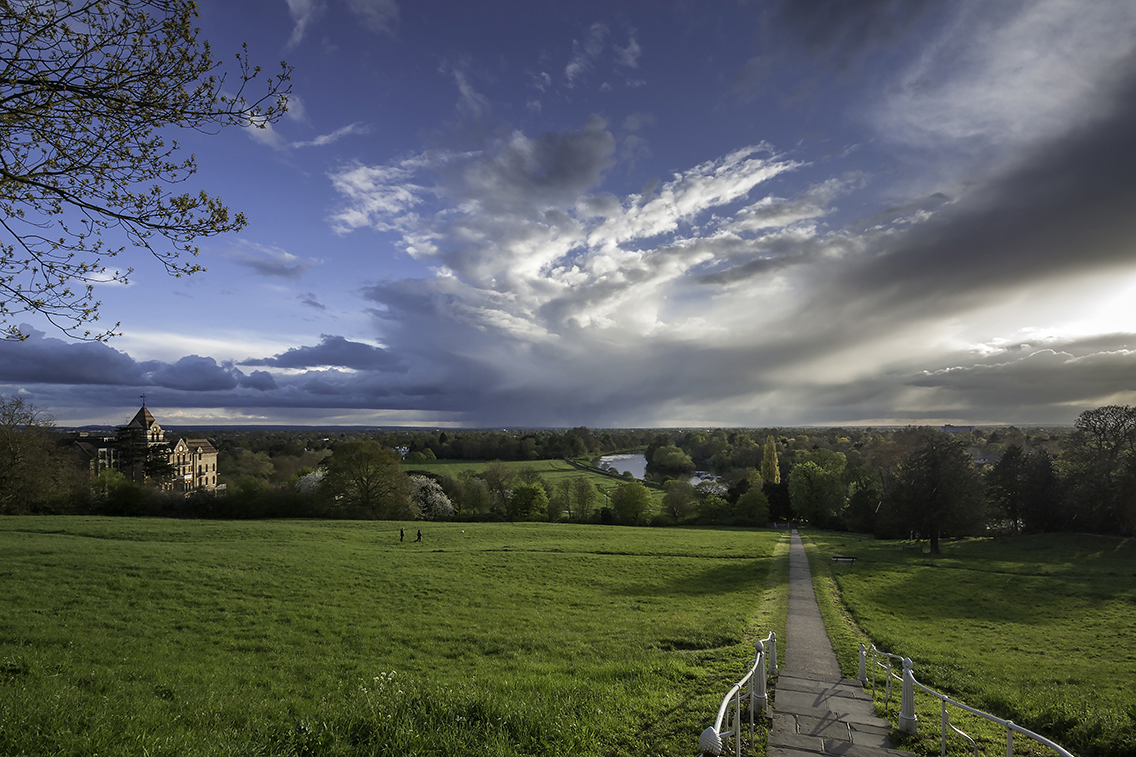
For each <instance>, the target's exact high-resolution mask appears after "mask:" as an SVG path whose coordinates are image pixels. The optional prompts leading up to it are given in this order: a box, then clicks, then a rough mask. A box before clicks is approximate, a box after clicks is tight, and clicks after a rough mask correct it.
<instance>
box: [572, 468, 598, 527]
mask: <svg viewBox="0 0 1136 757" xmlns="http://www.w3.org/2000/svg"><path fill="white" fill-rule="evenodd" d="M599 496H600V495H599V492H598V491H596V485H595V484H593V483H592V481H591V479H588V478H585V477H583V476H580V477H578V478H576V479H575V480H574V481H573V482H572V500H573V502H574V503H575V508H574V509H573V511H572V517H574V518H575V519H576V520H581V521H586V520H589V519H590V518H591V517H592V508H593V507H595V504H596V500H598V499H599Z"/></svg>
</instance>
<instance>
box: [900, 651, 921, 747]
mask: <svg viewBox="0 0 1136 757" xmlns="http://www.w3.org/2000/svg"><path fill="white" fill-rule="evenodd" d="M912 667H913V663H912V662H911V658H910V657H904V658H903V693H902V695H901V696H900V703H899V730H901V731H903V732H904V733H915V731H916V729H918V728H919V718H918V717H916V716H915V673H913V672H912V670H911V668H912Z"/></svg>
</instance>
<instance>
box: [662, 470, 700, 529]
mask: <svg viewBox="0 0 1136 757" xmlns="http://www.w3.org/2000/svg"><path fill="white" fill-rule="evenodd" d="M693 509H694V487H693V486H692V485H691V483H690V482H689V481H682V480H679V479H677V478H675V479H671V480H670V481H668V482H666V484H664V485H663V511H664V512H666V514H667V515H669V516H671V517H672V518H674V519H675V520H676V521H683V520H685V519H686V518H687V516H689V515H690V513H691V511H692V510H693Z"/></svg>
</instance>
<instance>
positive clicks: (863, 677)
mask: <svg viewBox="0 0 1136 757" xmlns="http://www.w3.org/2000/svg"><path fill="white" fill-rule="evenodd" d="M856 677H857V678H858V679H860V683H861V684H862V685H864V686H867V685H868V650H867V648H866V647H865V646H864V645H863V644H861V645H860V670H859V671H858V672H857V673H856Z"/></svg>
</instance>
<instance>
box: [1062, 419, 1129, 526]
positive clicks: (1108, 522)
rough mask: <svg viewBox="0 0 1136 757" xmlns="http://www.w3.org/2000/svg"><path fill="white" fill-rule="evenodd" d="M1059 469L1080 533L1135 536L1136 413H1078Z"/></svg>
mask: <svg viewBox="0 0 1136 757" xmlns="http://www.w3.org/2000/svg"><path fill="white" fill-rule="evenodd" d="M1061 466H1062V469H1063V473H1064V477H1065V480H1066V482H1067V486H1068V489H1069V493H1070V494H1071V495H1072V496H1073V503H1074V507H1073V509H1074V513H1075V515H1076V517H1077V518H1079V519H1080V523H1081V524H1082V525H1081V528H1085V529H1092V530H1098V531H1104V532H1108V533H1124V534H1133V533H1136V408H1134V407H1131V406H1128V405H1123V406H1121V405H1106V406H1104V407H1098V408H1096V409H1095V410H1086V411H1085V412H1083V413H1081V415H1080V416H1078V418H1077V422H1076V424H1075V428H1074V430H1073V433H1072V434H1071V435H1070V436H1069V441H1068V443H1067V444H1066V446H1065V451H1064V453H1063V454H1062V456H1061Z"/></svg>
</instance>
